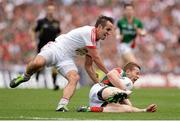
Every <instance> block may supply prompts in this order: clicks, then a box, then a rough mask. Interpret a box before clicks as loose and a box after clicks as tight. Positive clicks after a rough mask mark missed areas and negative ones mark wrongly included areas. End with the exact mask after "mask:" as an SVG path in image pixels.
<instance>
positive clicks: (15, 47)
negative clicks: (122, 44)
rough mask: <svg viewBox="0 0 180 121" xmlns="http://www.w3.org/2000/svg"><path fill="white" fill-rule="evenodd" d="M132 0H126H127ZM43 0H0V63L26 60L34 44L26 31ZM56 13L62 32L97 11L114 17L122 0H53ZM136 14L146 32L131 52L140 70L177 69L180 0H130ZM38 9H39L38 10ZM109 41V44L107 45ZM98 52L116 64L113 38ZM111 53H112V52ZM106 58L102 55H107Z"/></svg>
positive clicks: (91, 19) (91, 20)
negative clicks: (141, 68)
mask: <svg viewBox="0 0 180 121" xmlns="http://www.w3.org/2000/svg"><path fill="white" fill-rule="evenodd" d="M130 1H132V0H128V2H130ZM47 2H48V1H47V0H35V1H34V0H1V1H0V33H1V35H0V43H1V44H0V61H1V62H0V63H7V64H21V63H27V62H26V61H29V60H30V59H31V58H32V57H33V55H34V53H35V46H34V45H33V43H32V40H31V37H30V34H29V33H28V31H29V29H30V26H32V23H34V22H35V21H36V18H37V17H40V16H42V14H41V15H39V14H38V13H39V12H37V11H41V10H42V9H44V8H45V4H47ZM54 2H55V3H56V5H57V7H58V11H57V13H56V15H57V17H58V19H59V20H61V28H62V33H65V32H67V31H69V30H71V29H73V28H75V27H78V26H82V25H86V24H91V25H93V24H94V22H95V20H96V19H95V18H96V17H97V16H99V15H100V14H108V15H110V16H113V17H114V18H115V19H116V20H117V18H121V17H122V11H121V8H122V6H123V5H122V4H123V3H124V2H125V0H93V1H89V0H83V1H81V0H60V1H58V0H54ZM126 2H127V1H126ZM133 3H134V5H135V6H136V7H135V8H136V10H135V11H137V12H136V16H137V17H138V18H139V19H141V20H142V22H143V23H144V26H145V29H146V30H147V31H148V36H147V37H145V38H144V39H143V40H141V39H138V41H137V44H139V45H138V46H139V48H138V49H137V50H136V52H135V54H136V57H137V61H138V62H139V63H140V64H141V67H143V71H144V72H175V73H178V74H179V73H180V61H179V58H180V54H179V52H180V46H179V45H180V42H179V38H180V1H179V0H134V1H133ZM41 13H42V12H41ZM109 45H111V46H109ZM102 46H103V50H102V54H103V56H104V58H105V61H106V63H107V65H108V66H109V68H113V67H114V66H117V65H118V63H117V60H116V56H117V50H115V49H114V48H116V47H115V46H116V41H115V40H114V38H110V39H108V40H107V41H106V44H105V43H103V45H102ZM112 53H113V54H112ZM109 57H110V59H106V58H109Z"/></svg>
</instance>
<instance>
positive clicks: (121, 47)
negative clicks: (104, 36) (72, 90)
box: [117, 43, 133, 55]
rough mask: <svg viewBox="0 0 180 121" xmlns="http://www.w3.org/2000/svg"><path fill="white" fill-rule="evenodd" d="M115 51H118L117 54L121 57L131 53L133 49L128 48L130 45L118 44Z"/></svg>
mask: <svg viewBox="0 0 180 121" xmlns="http://www.w3.org/2000/svg"><path fill="white" fill-rule="evenodd" d="M117 50H118V53H120V54H122V55H124V54H127V53H132V52H133V49H132V48H131V47H130V44H126V43H120V44H118V46H117Z"/></svg>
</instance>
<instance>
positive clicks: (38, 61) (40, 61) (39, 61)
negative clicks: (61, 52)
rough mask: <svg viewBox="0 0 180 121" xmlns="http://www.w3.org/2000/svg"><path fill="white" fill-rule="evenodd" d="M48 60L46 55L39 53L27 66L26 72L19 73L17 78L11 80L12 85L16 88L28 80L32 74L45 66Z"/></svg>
mask: <svg viewBox="0 0 180 121" xmlns="http://www.w3.org/2000/svg"><path fill="white" fill-rule="evenodd" d="M45 64H46V60H45V58H44V57H42V56H40V55H37V56H36V57H35V58H34V59H33V60H32V61H31V62H30V63H29V64H28V65H27V67H26V72H25V73H24V74H23V75H19V76H18V77H17V78H15V79H13V80H12V81H11V82H10V87H11V88H15V87H17V86H18V85H19V84H21V83H23V82H26V81H28V80H29V79H30V78H31V76H32V75H33V74H34V73H36V72H38V71H40V70H41V69H42V68H44V66H45Z"/></svg>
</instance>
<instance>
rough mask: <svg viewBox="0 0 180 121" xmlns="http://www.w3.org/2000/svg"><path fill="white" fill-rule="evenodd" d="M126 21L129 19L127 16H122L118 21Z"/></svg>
mask: <svg viewBox="0 0 180 121" xmlns="http://www.w3.org/2000/svg"><path fill="white" fill-rule="evenodd" d="M125 21H127V19H126V18H125V17H122V18H120V19H119V20H118V22H125Z"/></svg>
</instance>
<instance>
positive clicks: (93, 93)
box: [89, 83, 105, 107]
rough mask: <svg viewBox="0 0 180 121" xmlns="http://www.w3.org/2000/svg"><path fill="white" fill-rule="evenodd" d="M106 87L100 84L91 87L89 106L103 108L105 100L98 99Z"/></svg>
mask: <svg viewBox="0 0 180 121" xmlns="http://www.w3.org/2000/svg"><path fill="white" fill-rule="evenodd" d="M104 87H105V86H104V85H103V84H102V85H101V84H100V83H97V84H94V85H93V86H92V87H91V90H90V92H89V106H98V107H101V106H102V104H103V103H104V102H105V101H103V100H100V99H99V98H98V95H97V93H98V92H99V91H100V90H101V89H102V88H104Z"/></svg>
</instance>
